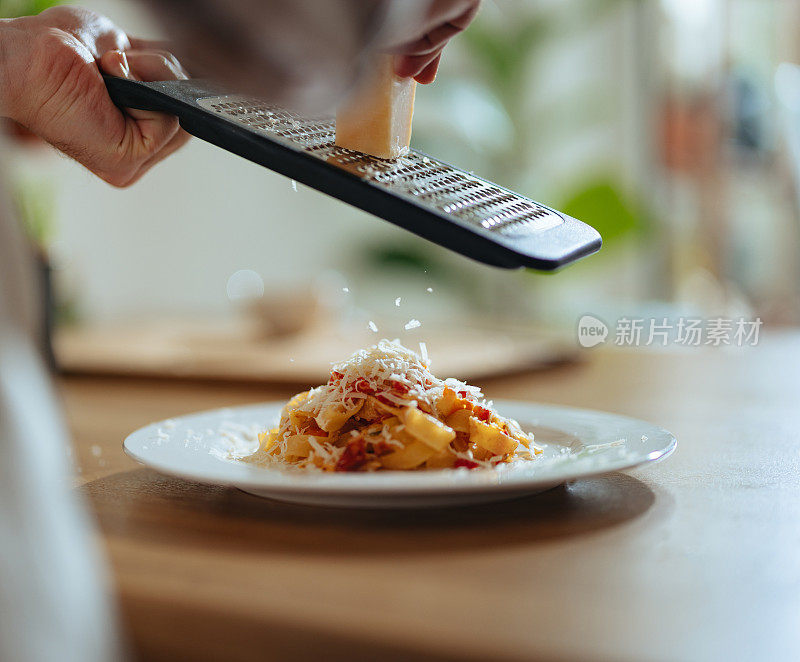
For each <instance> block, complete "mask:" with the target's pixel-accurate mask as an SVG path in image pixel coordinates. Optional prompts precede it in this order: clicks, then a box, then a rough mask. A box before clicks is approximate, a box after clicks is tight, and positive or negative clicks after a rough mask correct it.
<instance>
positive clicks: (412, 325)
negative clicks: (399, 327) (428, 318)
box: [403, 320, 422, 331]
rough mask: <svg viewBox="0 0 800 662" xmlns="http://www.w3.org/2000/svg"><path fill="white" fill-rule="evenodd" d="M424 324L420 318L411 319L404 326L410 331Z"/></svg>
mask: <svg viewBox="0 0 800 662" xmlns="http://www.w3.org/2000/svg"><path fill="white" fill-rule="evenodd" d="M421 326H422V322H420V321H419V320H409V321H408V323H407V324H406V325H405V327H403V328H404V329H405V330H406V331H410V330H411V329H417V328H419V327H421Z"/></svg>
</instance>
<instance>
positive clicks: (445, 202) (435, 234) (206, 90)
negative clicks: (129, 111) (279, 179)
mask: <svg viewBox="0 0 800 662" xmlns="http://www.w3.org/2000/svg"><path fill="white" fill-rule="evenodd" d="M104 78H105V82H106V87H107V88H108V91H109V94H110V95H111V98H112V99H113V100H114V103H116V104H117V105H118V106H122V107H127V108H137V109H140V110H155V111H162V112H167V113H170V114H173V115H177V116H178V118H179V120H180V124H181V126H182V127H183V129H184V130H185V131H187V132H188V133H190V134H192V135H194V136H196V137H197V138H200V139H202V140H205V141H207V142H210V143H212V144H214V145H217V146H218V147H221V148H222V149H225V150H228V151H230V152H233V153H234V154H238V155H239V156H242V157H244V158H246V159H249V160H250V161H253V162H255V163H258V164H260V165H262V166H265V167H267V168H269V169H271V170H274V171H275V172H278V173H280V174H282V175H285V176H286V177H290V178H292V179H294V180H296V181H298V182H301V183H302V184H305V185H306V186H310V187H311V188H314V189H317V190H318V191H321V192H323V193H326V194H328V195H331V196H333V197H335V198H338V199H339V200H342V201H344V202H346V203H348V204H351V205H353V206H355V207H358V208H360V209H363V210H364V211H366V212H369V213H371V214H374V215H375V216H378V217H380V218H383V219H385V220H387V221H389V222H391V223H394V224H395V225H398V226H400V227H402V228H405V229H406V230H409V231H411V232H413V233H414V234H417V235H419V236H421V237H424V238H425V239H428V240H430V241H433V242H435V243H437V244H439V245H441V246H444V247H445V248H448V249H450V250H453V251H456V252H458V253H460V254H462V255H465V256H467V257H469V258H472V259H474V260H477V261H479V262H483V263H485V264H489V265H493V266H496V267H504V268H508V269H514V268H520V267H530V268H534V269H540V270H546V271H550V270H553V269H557V268H558V267H561V266H564V265H566V264H569V263H570V262H573V261H575V260H577V259H579V258H582V257H585V256H586V255H589V254H591V253H594V252H595V251H597V250H599V248H600V245H601V239H600V235H599V234H598V233H597V232H596V231H595V230H594V229H593V228H591V227H589V226H588V225H586V224H584V223H581V222H580V221H578V220H575V219H574V218H571V217H569V216H567V215H566V214H562V213H560V212H558V211H555V210H553V209H550V208H549V207H546V206H545V205H543V204H541V203H538V202H535V201H533V200H531V199H530V198H527V197H525V196H522V195H519V194H518V193H514V192H513V191H510V190H508V189H506V188H503V187H502V186H498V185H497V184H494V183H492V182H490V181H487V180H486V179H482V178H481V177H478V176H476V175H474V174H473V173H471V172H465V171H463V170H460V169H459V168H455V167H453V166H451V165H449V164H447V163H445V162H443V161H440V160H439V159H435V158H433V157H431V156H428V155H426V154H422V153H421V152H417V151H415V150H411V151H410V152H409V154H408V155H406V156H403V157H400V158H399V159H393V160H389V161H384V160H381V159H377V158H373V157H371V156H367V155H365V154H361V153H359V152H353V151H350V150H346V149H343V148H341V147H337V146H336V145H334V137H335V126H336V125H335V122H334V120H332V119H331V120H320V119H306V118H303V117H301V116H299V115H297V114H295V113H293V112H289V111H287V110H284V109H281V108H278V107H275V106H271V105H269V104H266V103H263V102H260V101H258V100H255V99H252V98H249V97H245V96H237V95H233V94H228V93H225V92H224V91H222V90H221V89H220V88H219V87H217V86H215V85H214V84H211V83H208V82H206V81H202V80H197V79H193V80H179V81H163V82H153V83H143V82H139V81H132V80H127V79H124V78H114V77H111V76H104Z"/></svg>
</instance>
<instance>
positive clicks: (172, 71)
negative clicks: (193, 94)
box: [125, 49, 189, 81]
mask: <svg viewBox="0 0 800 662" xmlns="http://www.w3.org/2000/svg"><path fill="white" fill-rule="evenodd" d="M125 55H126V57H127V59H128V62H129V63H130V68H131V74H132V75H133V76H134V77H135V78H136V80H143V81H154V80H183V79H186V78H188V77H189V74H188V73H187V72H186V71H185V70H184V68H183V67H182V66H181V64H180V62H178V60H177V59H176V58H175V56H173V55H172V53H170V52H169V51H162V50H136V49H131V50H129V51H127V52H126V53H125Z"/></svg>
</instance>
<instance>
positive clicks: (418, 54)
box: [391, 2, 479, 85]
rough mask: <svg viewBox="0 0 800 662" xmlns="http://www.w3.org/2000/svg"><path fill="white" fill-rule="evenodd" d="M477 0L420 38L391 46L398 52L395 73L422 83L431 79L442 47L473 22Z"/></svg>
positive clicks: (439, 60) (476, 10)
mask: <svg viewBox="0 0 800 662" xmlns="http://www.w3.org/2000/svg"><path fill="white" fill-rule="evenodd" d="M478 4H479V3H477V2H473V3H471V4H470V6H469V7H468V8H467V9H466V11H463V12H462V13H460V14H458V15H457V16H455V17H453V18H450V20H444V21H443V22H442V23H441V24H439V25H437V26H436V27H434V28H433V29H431V30H430V31H429V32H427V33H426V34H425V35H423V36H422V37H420V38H419V39H416V40H414V41H411V42H407V43H405V44H402V45H401V46H397V47H395V48H393V49H392V51H391V52H393V53H397V54H398V57H397V58H395V73H396V74H397V75H398V76H400V77H402V78H414V79H415V80H416V81H417V82H418V83H422V84H423V85H425V84H428V83H432V82H433V81H434V80H435V79H436V72H437V71H438V70H439V63H440V62H441V59H442V50H443V49H444V47H445V46H447V44H448V43H449V42H450V40H451V39H452V38H453V37H455V36H456V35H457V34H459V33H460V32H462V31H463V30H464V29H465V28H466V27H467V26H468V25H469V24H470V23H471V22H472V19H473V18H475V14H476V13H477V12H478Z"/></svg>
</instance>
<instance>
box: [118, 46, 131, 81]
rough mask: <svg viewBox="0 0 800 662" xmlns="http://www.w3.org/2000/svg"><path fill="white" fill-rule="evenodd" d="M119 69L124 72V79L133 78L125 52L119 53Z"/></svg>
mask: <svg viewBox="0 0 800 662" xmlns="http://www.w3.org/2000/svg"><path fill="white" fill-rule="evenodd" d="M119 67H120V70H121V71H122V77H123V78H130V77H131V68H130V66H129V65H128V56H127V55H125V53H124V51H119Z"/></svg>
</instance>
